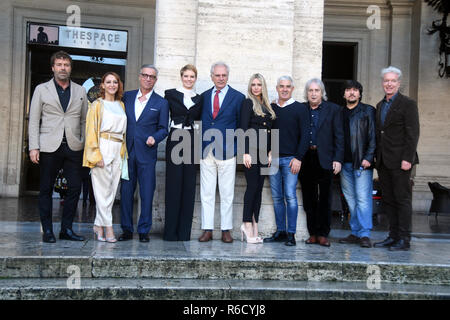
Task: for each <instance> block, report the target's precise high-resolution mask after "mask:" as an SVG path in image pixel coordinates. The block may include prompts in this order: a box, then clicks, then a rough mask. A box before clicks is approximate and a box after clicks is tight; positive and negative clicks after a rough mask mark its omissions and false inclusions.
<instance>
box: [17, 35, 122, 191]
mask: <svg viewBox="0 0 450 320" xmlns="http://www.w3.org/2000/svg"><path fill="white" fill-rule="evenodd" d="M59 50H64V51H66V52H67V53H68V54H69V55H70V56H71V57H72V60H73V62H72V73H71V80H72V81H73V82H75V83H77V84H79V85H81V86H83V87H84V88H85V89H86V92H87V94H88V100H90V101H93V100H95V98H96V94H95V92H96V90H95V89H96V88H97V86H98V84H99V83H100V80H101V77H102V76H103V74H105V73H106V72H108V71H113V72H116V73H117V74H118V75H119V76H120V78H121V79H122V81H123V82H124V83H125V80H126V79H125V68H126V61H127V60H126V59H127V54H126V52H124V53H117V52H109V51H100V50H91V49H78V48H64V47H58V46H49V45H43V44H34V43H33V44H28V48H27V53H28V54H27V75H26V86H25V87H26V89H25V90H26V99H25V100H26V105H25V113H24V114H25V117H24V127H23V128H24V132H23V133H24V134H23V149H22V150H23V152H22V171H21V172H22V177H21V184H20V193H21V195H26V194H37V193H38V192H39V165H36V164H34V163H32V162H31V160H30V157H29V152H28V119H29V117H28V114H29V106H30V104H31V98H32V97H33V93H34V89H35V88H36V86H38V85H39V84H41V83H44V82H47V81H49V80H50V79H51V78H52V77H53V73H52V70H51V66H50V57H51V56H52V54H53V53H55V52H57V51H59Z"/></svg>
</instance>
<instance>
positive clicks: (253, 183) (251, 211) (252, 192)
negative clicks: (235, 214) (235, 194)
mask: <svg viewBox="0 0 450 320" xmlns="http://www.w3.org/2000/svg"><path fill="white" fill-rule="evenodd" d="M261 167H262V165H261V164H259V163H258V164H252V166H251V167H250V169H247V168H246V167H244V174H245V180H246V181H247V188H246V189H245V194H244V211H243V214H242V221H243V222H253V220H252V217H254V218H255V222H256V223H257V222H258V220H259V211H260V209H261V197H262V189H263V186H264V179H265V178H266V176H265V175H261Z"/></svg>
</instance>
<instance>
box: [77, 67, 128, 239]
mask: <svg viewBox="0 0 450 320" xmlns="http://www.w3.org/2000/svg"><path fill="white" fill-rule="evenodd" d="M122 94H123V84H122V81H121V80H120V77H119V75H117V74H116V73H114V72H107V73H106V74H105V75H104V76H103V77H102V82H101V85H100V96H101V98H98V99H97V100H95V101H94V102H93V103H92V104H91V106H90V108H89V111H88V114H87V118H86V144H85V147H84V156H83V166H85V167H89V168H92V169H91V179H92V188H93V189H94V196H95V201H96V207H97V211H96V216H95V222H94V234H95V237H96V239H97V240H98V241H106V242H116V241H117V240H116V238H115V236H114V230H113V227H112V207H113V204H114V199H115V196H116V191H117V187H118V185H119V181H120V178H121V176H122V166H126V165H127V164H126V158H127V152H126V144H125V132H126V130H127V117H126V115H125V106H124V105H123V103H122V101H121V98H122ZM122 164H123V165H122ZM124 178H126V177H124ZM103 228H104V229H105V230H103ZM104 231H105V232H104Z"/></svg>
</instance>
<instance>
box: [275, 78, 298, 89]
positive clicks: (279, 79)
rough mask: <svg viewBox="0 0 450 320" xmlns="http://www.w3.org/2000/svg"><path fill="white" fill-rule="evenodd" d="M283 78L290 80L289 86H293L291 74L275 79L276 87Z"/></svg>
mask: <svg viewBox="0 0 450 320" xmlns="http://www.w3.org/2000/svg"><path fill="white" fill-rule="evenodd" d="M283 80H287V81H290V82H291V86H294V80H293V79H292V77H291V76H281V77H279V78H278V80H277V87H278V86H279V85H280V82H281V81H283Z"/></svg>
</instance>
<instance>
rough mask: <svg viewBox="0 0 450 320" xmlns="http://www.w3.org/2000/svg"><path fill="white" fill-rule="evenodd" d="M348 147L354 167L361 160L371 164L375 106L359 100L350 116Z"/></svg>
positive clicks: (373, 144)
mask: <svg viewBox="0 0 450 320" xmlns="http://www.w3.org/2000/svg"><path fill="white" fill-rule="evenodd" d="M345 108H346V107H343V110H344V109H345ZM350 148H351V151H352V164H353V168H354V169H358V168H359V167H360V166H361V162H362V161H363V160H367V161H369V162H370V164H371V165H372V166H373V164H374V163H373V159H374V157H375V148H376V139H375V108H374V107H372V106H371V105H368V104H364V103H362V102H359V103H358V105H357V106H356V107H355V109H354V110H353V113H352V115H351V116H350Z"/></svg>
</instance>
